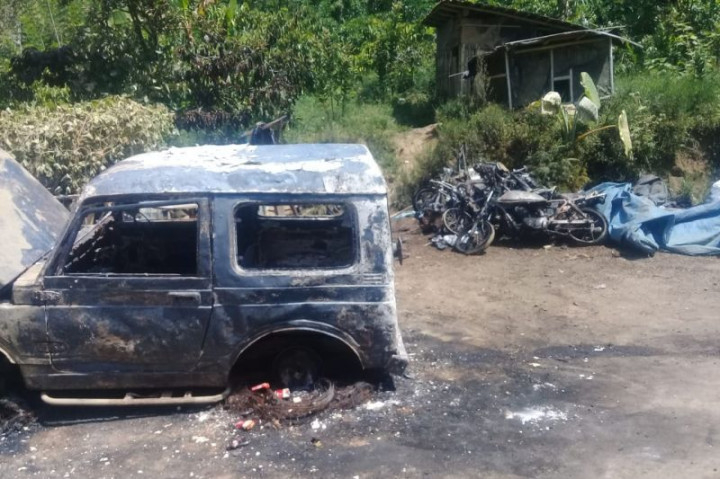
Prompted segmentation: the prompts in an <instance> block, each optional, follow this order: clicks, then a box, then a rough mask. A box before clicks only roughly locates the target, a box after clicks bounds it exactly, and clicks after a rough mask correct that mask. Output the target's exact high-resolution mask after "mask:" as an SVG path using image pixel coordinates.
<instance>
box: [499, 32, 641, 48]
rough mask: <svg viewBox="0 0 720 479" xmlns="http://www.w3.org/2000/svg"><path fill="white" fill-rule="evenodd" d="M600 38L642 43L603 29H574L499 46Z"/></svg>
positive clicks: (523, 45)
mask: <svg viewBox="0 0 720 479" xmlns="http://www.w3.org/2000/svg"><path fill="white" fill-rule="evenodd" d="M600 38H606V39H609V40H610V41H611V42H613V43H614V44H617V45H632V46H634V47H636V48H642V45H640V44H639V43H635V42H633V41H632V40H629V39H627V38H624V37H621V36H618V35H615V34H614V33H610V32H608V31H605V30H587V29H585V30H575V31H571V32H562V33H554V34H552V35H546V36H543V37H535V38H528V39H525V40H516V41H514V42H506V43H503V44H502V45H500V47H499V48H501V49H503V48H510V49H513V48H523V47H545V46H555V45H561V44H566V43H578V42H584V41H587V40H596V39H600Z"/></svg>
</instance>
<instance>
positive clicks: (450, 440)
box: [0, 232, 720, 478]
mask: <svg viewBox="0 0 720 479" xmlns="http://www.w3.org/2000/svg"><path fill="white" fill-rule="evenodd" d="M404 237H405V239H406V246H407V248H406V253H407V254H409V256H410V257H409V258H408V259H407V260H406V262H405V264H404V265H403V266H402V267H398V268H397V287H398V305H399V310H400V314H401V317H400V321H401V326H402V328H403V333H404V338H405V342H406V345H407V348H408V352H409V353H410V354H411V367H410V375H411V376H412V377H411V378H396V379H395V381H394V388H395V391H389V390H384V389H387V387H385V388H380V391H378V392H376V393H375V394H374V396H373V397H372V398H371V400H370V402H367V403H365V404H364V405H362V406H359V407H357V408H355V409H352V410H338V409H336V410H332V411H326V412H323V413H320V414H319V415H317V416H314V417H311V418H306V419H302V420H297V421H293V422H292V423H290V424H289V425H285V426H283V427H281V428H280V429H276V428H274V427H273V426H272V425H271V424H268V423H263V424H262V425H259V426H257V427H256V428H255V429H253V430H252V431H250V432H243V431H237V430H236V429H235V428H234V426H233V424H234V423H235V422H236V421H237V420H238V419H239V417H238V414H237V413H236V412H231V411H228V410H226V409H223V408H222V407H220V406H218V407H214V408H206V409H192V410H188V409H182V410H176V409H141V410H118V409H113V410H90V411H88V410H77V409H68V410H65V409H57V408H44V407H39V406H36V407H35V408H34V409H33V410H34V412H36V413H37V414H38V416H39V422H38V423H37V424H35V425H32V424H31V425H26V426H21V427H19V429H20V431H19V432H18V431H15V432H10V433H6V434H5V435H4V436H3V437H0V457H1V458H2V459H1V460H0V476H2V477H29V476H35V477H119V476H122V477H144V476H147V475H148V474H153V475H155V476H157V477H288V476H293V477H311V476H312V477H343V478H347V477H355V476H357V477H423V476H432V477H490V478H520V477H534V478H535V477H593V478H596V477H613V478H616V477H720V473H719V472H718V469H720V461H719V460H718V459H717V457H718V454H717V451H716V450H715V447H716V444H717V443H718V441H720V428H719V427H718V426H717V424H720V413H718V411H720V407H718V406H720V400H718V397H717V394H716V392H715V389H716V388H715V387H714V385H715V384H717V383H718V381H719V380H720V372H718V371H720V369H718V363H719V362H720V346H719V345H720V325H718V323H717V311H718V310H720V262H718V261H717V259H714V258H710V259H707V258H706V259H702V258H687V257H680V256H671V255H658V256H656V257H654V258H647V259H627V258H625V257H623V256H622V255H620V254H619V253H618V252H617V251H615V250H613V249H610V248H604V247H601V248H562V247H557V246H556V247H552V248H550V249H544V248H542V247H523V248H517V249H516V248H510V247H507V246H499V247H492V248H490V250H489V251H488V252H487V254H485V255H484V256H480V257H465V256H462V255H458V254H455V253H452V252H450V251H437V250H435V249H433V248H432V247H430V246H427V245H426V243H427V241H426V238H424V237H422V236H420V235H417V234H415V233H413V232H405V233H404ZM261 426H262V427H261ZM23 427H27V429H26V430H23ZM16 429H18V428H16ZM233 439H240V440H242V441H245V440H247V441H248V444H247V445H244V446H240V447H238V448H237V449H235V450H231V451H227V450H226V448H227V446H228V445H230V444H231V443H232V441H233ZM241 444H244V442H241ZM141 471H142V472H141Z"/></svg>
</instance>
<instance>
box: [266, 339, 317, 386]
mask: <svg viewBox="0 0 720 479" xmlns="http://www.w3.org/2000/svg"><path fill="white" fill-rule="evenodd" d="M321 367H322V361H321V359H320V357H319V356H318V355H317V353H315V351H313V350H312V349H309V348H303V347H298V348H290V349H286V350H285V351H283V352H281V353H280V354H278V355H277V357H276V358H275V361H273V370H274V371H275V374H276V375H277V377H278V379H279V380H280V383H281V384H282V385H283V386H284V387H287V388H290V389H296V390H297V389H307V388H309V387H311V386H312V385H313V383H315V381H317V380H318V378H319V374H320V369H321Z"/></svg>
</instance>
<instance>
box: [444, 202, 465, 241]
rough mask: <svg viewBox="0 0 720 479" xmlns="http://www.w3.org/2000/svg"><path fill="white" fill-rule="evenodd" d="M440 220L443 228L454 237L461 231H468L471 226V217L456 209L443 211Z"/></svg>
mask: <svg viewBox="0 0 720 479" xmlns="http://www.w3.org/2000/svg"><path fill="white" fill-rule="evenodd" d="M442 219H443V225H445V228H446V229H447V230H448V231H449V232H451V233H452V234H455V235H459V234H460V232H461V231H465V230H467V229H469V228H470V225H472V217H471V216H470V215H469V214H468V213H467V212H465V211H462V210H461V209H460V208H457V207H453V208H449V209H447V210H445V212H444V213H443V217H442Z"/></svg>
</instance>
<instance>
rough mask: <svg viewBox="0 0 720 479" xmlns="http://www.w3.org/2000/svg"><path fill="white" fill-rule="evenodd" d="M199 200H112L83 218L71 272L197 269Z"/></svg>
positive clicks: (67, 270) (183, 271) (71, 258)
mask: <svg viewBox="0 0 720 479" xmlns="http://www.w3.org/2000/svg"><path fill="white" fill-rule="evenodd" d="M197 216H198V205H197V204H195V203H191V204H178V205H162V206H143V205H142V204H136V205H121V206H118V205H110V206H107V205H106V207H102V208H95V209H93V210H91V211H90V212H89V213H87V214H86V215H85V216H84V217H83V220H82V224H81V227H80V228H79V230H78V232H77V234H76V235H75V239H74V241H73V246H72V249H71V250H70V254H69V255H68V257H67V260H66V261H65V264H64V265H63V268H62V270H63V273H65V274H105V275H107V274H120V275H182V276H192V275H196V274H197V256H198V253H197V246H198V226H197Z"/></svg>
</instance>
